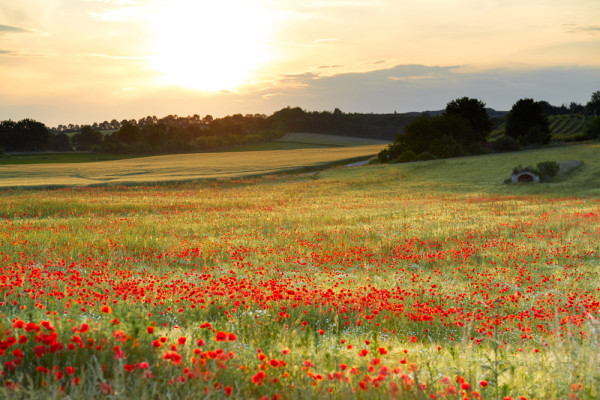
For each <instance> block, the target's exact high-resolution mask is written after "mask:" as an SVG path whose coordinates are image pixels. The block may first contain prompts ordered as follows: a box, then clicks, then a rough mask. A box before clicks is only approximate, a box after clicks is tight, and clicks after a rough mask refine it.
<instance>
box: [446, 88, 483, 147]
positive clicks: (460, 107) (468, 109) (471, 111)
mask: <svg viewBox="0 0 600 400" xmlns="http://www.w3.org/2000/svg"><path fill="white" fill-rule="evenodd" d="M446 114H450V115H456V116H459V117H463V118H465V119H466V120H467V121H469V125H470V126H471V129H472V130H473V132H474V133H475V134H476V135H477V139H479V140H481V141H485V138H486V137H487V135H488V134H489V133H490V132H491V131H492V121H491V119H490V116H489V114H488V112H487V110H486V109H485V103H484V102H482V101H480V100H477V99H471V98H469V97H461V98H460V99H456V100H452V101H451V102H449V103H448V104H447V105H446Z"/></svg>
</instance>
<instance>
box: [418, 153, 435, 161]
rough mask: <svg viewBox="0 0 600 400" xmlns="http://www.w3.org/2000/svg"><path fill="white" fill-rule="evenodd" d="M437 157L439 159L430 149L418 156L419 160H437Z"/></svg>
mask: <svg viewBox="0 0 600 400" xmlns="http://www.w3.org/2000/svg"><path fill="white" fill-rule="evenodd" d="M435 159H437V157H436V156H435V155H434V154H432V153H430V152H428V151H424V152H423V153H421V154H419V155H418V156H417V160H418V161H428V160H435Z"/></svg>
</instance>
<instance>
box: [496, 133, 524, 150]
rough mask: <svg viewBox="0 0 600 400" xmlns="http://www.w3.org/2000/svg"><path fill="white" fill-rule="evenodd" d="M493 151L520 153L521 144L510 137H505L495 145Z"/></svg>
mask: <svg viewBox="0 0 600 400" xmlns="http://www.w3.org/2000/svg"><path fill="white" fill-rule="evenodd" d="M492 149H493V150H494V151H495V152H496V153H508V152H511V151H519V142H517V141H516V140H515V139H513V138H511V137H509V136H503V137H501V138H500V139H498V140H496V141H495V142H494V143H493V145H492Z"/></svg>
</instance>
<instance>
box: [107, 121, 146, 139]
mask: <svg viewBox="0 0 600 400" xmlns="http://www.w3.org/2000/svg"><path fill="white" fill-rule="evenodd" d="M123 121H124V123H123V124H122V125H121V127H120V128H119V130H118V131H116V132H114V133H113V134H112V136H113V138H114V139H116V140H117V141H118V142H121V143H125V144H132V143H136V142H139V141H140V139H141V138H142V133H141V130H140V127H139V126H137V125H133V124H131V123H129V122H127V121H125V120H123Z"/></svg>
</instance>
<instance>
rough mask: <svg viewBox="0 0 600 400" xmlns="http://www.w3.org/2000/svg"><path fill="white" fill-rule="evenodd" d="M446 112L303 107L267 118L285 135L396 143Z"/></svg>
mask: <svg viewBox="0 0 600 400" xmlns="http://www.w3.org/2000/svg"><path fill="white" fill-rule="evenodd" d="M486 110H487V112H488V114H489V115H490V117H491V118H492V119H494V118H502V117H504V116H505V115H506V114H507V113H508V112H507V111H496V110H494V109H491V108H488V109H486ZM444 112H445V110H430V111H422V112H416V111H413V112H406V113H393V114H365V113H344V112H342V111H340V110H339V109H336V110H335V111H333V112H330V111H305V110H302V109H301V108H300V107H294V108H291V107H286V108H284V109H281V110H279V111H277V112H275V113H274V114H273V115H271V116H270V117H268V118H267V120H268V121H269V123H270V124H271V126H274V127H282V129H283V130H284V131H285V132H305V133H318V134H328V135H339V136H352V137H362V138H369V139H381V140H387V141H393V140H394V139H395V138H396V136H398V135H399V134H401V133H403V132H404V127H405V126H407V125H408V124H410V123H411V122H413V121H414V120H415V119H416V118H417V117H419V116H421V115H424V114H428V115H430V116H432V117H433V116H438V115H441V114H443V113H444Z"/></svg>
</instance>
